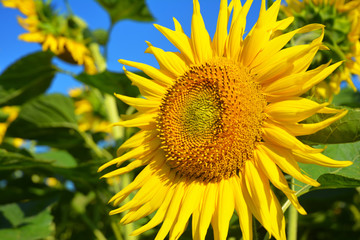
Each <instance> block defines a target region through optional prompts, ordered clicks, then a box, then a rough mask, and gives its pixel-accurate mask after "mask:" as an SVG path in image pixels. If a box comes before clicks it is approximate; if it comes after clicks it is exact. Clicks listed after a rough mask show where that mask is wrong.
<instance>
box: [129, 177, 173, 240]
mask: <svg viewBox="0 0 360 240" xmlns="http://www.w3.org/2000/svg"><path fill="white" fill-rule="evenodd" d="M176 184H177V181H175V182H174V184H173V185H172V186H171V188H170V189H169V191H168V192H167V194H166V197H165V200H164V202H162V204H161V206H160V208H159V209H158V210H157V211H156V214H155V216H154V217H153V218H152V219H151V220H150V221H149V222H148V223H146V224H145V225H144V226H142V227H140V228H139V229H136V230H135V231H133V232H132V233H131V235H132V236H137V235H139V234H141V233H143V232H145V231H147V230H149V229H151V228H153V227H155V226H157V225H158V224H160V223H161V222H162V221H163V220H164V218H165V214H166V212H167V211H168V209H169V206H170V204H172V202H173V199H174V197H175V194H176V193H177V192H178V191H177V189H175V186H176Z"/></svg>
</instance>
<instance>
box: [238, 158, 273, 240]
mask: <svg viewBox="0 0 360 240" xmlns="http://www.w3.org/2000/svg"><path fill="white" fill-rule="evenodd" d="M244 172H245V176H244V178H245V183H246V188H247V190H248V192H249V195H250V197H251V200H252V202H253V204H254V206H255V208H258V211H257V212H258V214H254V215H255V217H257V218H258V220H259V221H260V222H261V224H262V225H263V226H264V227H265V228H266V230H267V231H268V232H269V233H270V234H273V235H274V237H275V238H277V239H279V238H280V234H279V229H276V228H274V225H275V224H274V218H275V219H277V217H278V216H276V215H270V208H271V204H272V203H271V200H273V199H272V197H271V194H270V192H271V189H270V184H269V181H268V180H267V179H266V178H265V177H264V176H262V175H261V174H260V172H259V171H258V170H257V169H256V168H255V166H254V164H253V163H252V161H246V162H245V169H244ZM245 197H246V196H245ZM257 215H258V216H257Z"/></svg>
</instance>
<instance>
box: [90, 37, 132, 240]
mask: <svg viewBox="0 0 360 240" xmlns="http://www.w3.org/2000/svg"><path fill="white" fill-rule="evenodd" d="M110 31H111V30H110ZM106 45H107V44H106ZM106 45H105V49H106V48H107V46H106ZM90 51H91V53H92V55H93V56H94V60H95V64H96V66H97V69H98V71H99V72H103V71H105V70H106V68H107V64H106V60H105V58H104V56H103V55H102V54H101V53H100V48H99V45H98V44H96V43H93V44H91V45H90ZM115 91H116V89H114V92H115ZM104 103H105V107H106V111H107V117H108V120H109V122H110V123H116V122H119V111H118V108H117V104H116V99H115V97H114V96H111V95H109V94H104ZM124 129H125V128H124V127H113V128H112V134H113V137H114V139H115V141H116V140H119V139H123V138H124ZM130 181H131V179H130V175H129V174H124V175H123V176H122V186H121V187H122V188H124V187H126V186H127V185H129V184H130ZM128 201H129V199H125V200H124V201H123V202H124V204H125V203H127V202H128ZM134 229H135V228H134V225H133V223H129V224H127V225H125V226H123V227H122V230H123V235H124V239H125V240H136V239H137V237H133V236H130V233H131V232H132V231H133V230H134Z"/></svg>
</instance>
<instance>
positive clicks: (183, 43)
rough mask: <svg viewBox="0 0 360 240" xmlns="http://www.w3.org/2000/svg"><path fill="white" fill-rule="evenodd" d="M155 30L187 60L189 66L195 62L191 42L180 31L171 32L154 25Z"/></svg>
mask: <svg viewBox="0 0 360 240" xmlns="http://www.w3.org/2000/svg"><path fill="white" fill-rule="evenodd" d="M154 26H155V28H156V29H157V30H159V31H160V32H161V33H162V34H163V35H164V36H165V37H166V38H167V39H168V40H169V41H170V42H171V43H172V44H173V45H174V46H175V47H176V48H177V49H179V50H180V52H181V53H182V54H183V55H184V57H185V58H186V59H187V61H188V63H189V64H192V63H194V62H195V59H194V55H193V52H192V48H191V41H190V39H189V37H188V36H186V35H185V33H184V32H183V31H182V30H181V31H179V30H175V31H172V30H170V29H168V28H165V27H163V26H160V25H157V24H154Z"/></svg>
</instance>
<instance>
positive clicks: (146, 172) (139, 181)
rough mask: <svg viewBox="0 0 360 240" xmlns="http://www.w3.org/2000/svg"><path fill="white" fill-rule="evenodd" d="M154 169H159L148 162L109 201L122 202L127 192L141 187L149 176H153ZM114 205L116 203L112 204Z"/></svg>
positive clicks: (127, 194)
mask: <svg viewBox="0 0 360 240" xmlns="http://www.w3.org/2000/svg"><path fill="white" fill-rule="evenodd" d="M156 171H159V169H156V168H154V165H151V164H149V165H148V166H146V167H145V168H144V169H143V170H142V171H141V172H140V173H139V174H138V175H137V176H136V178H135V179H134V181H132V182H131V183H130V184H129V185H127V186H126V187H125V188H123V189H122V190H121V191H120V192H118V193H117V194H115V195H114V196H113V197H112V198H111V199H110V200H109V203H110V202H113V201H115V200H116V201H117V202H122V201H123V200H124V199H125V198H127V197H128V196H129V194H130V193H131V192H133V191H135V190H136V189H139V188H141V187H142V186H143V185H144V184H145V183H146V182H147V181H148V180H149V179H150V178H151V177H153V174H155V173H156ZM114 205H116V204H114Z"/></svg>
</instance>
